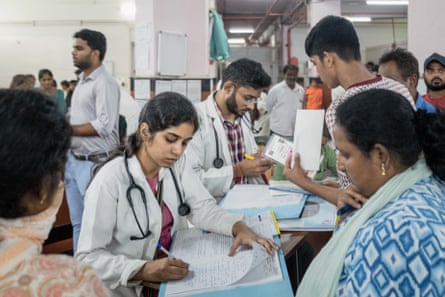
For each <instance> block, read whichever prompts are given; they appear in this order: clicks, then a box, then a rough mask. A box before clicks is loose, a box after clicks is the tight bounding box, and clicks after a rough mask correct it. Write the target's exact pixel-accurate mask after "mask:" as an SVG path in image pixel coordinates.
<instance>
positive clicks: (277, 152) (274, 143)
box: [264, 134, 293, 165]
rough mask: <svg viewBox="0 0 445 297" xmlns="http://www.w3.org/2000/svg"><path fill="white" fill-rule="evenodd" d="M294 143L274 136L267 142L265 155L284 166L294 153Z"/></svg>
mask: <svg viewBox="0 0 445 297" xmlns="http://www.w3.org/2000/svg"><path fill="white" fill-rule="evenodd" d="M292 146H293V145H292V142H290V141H289V140H287V139H285V138H283V137H281V136H278V135H276V134H272V135H271V136H270V137H269V140H268V141H267V144H266V147H265V149H264V155H265V156H266V157H267V158H269V159H272V160H274V161H276V162H278V163H280V164H282V165H284V164H285V163H286V160H287V158H288V157H289V156H290V155H291V153H292Z"/></svg>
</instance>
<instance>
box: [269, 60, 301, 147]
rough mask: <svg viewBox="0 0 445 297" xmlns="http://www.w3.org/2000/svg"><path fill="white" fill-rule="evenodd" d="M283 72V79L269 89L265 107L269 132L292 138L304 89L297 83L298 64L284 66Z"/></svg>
mask: <svg viewBox="0 0 445 297" xmlns="http://www.w3.org/2000/svg"><path fill="white" fill-rule="evenodd" d="M283 74H284V80H283V81H282V82H280V83H278V84H276V85H275V86H273V87H272V89H270V91H269V94H268V95H267V97H266V107H267V110H268V111H269V114H270V133H271V134H277V135H280V136H283V137H285V138H287V139H289V140H292V138H293V137H294V129H295V116H296V115H297V110H298V109H301V108H303V100H304V89H303V88H302V87H301V86H300V85H299V84H297V78H298V66H296V65H293V64H288V65H286V66H284V68H283Z"/></svg>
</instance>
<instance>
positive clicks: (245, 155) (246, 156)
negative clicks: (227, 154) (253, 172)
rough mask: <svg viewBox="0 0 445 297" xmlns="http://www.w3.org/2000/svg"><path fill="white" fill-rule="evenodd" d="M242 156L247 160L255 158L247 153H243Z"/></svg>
mask: <svg viewBox="0 0 445 297" xmlns="http://www.w3.org/2000/svg"><path fill="white" fill-rule="evenodd" d="M244 158H246V159H247V160H255V157H254V156H252V155H249V154H244Z"/></svg>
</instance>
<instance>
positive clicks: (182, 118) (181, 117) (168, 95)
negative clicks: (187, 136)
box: [126, 92, 199, 156]
mask: <svg viewBox="0 0 445 297" xmlns="http://www.w3.org/2000/svg"><path fill="white" fill-rule="evenodd" d="M142 123H147V124H148V127H149V132H150V134H151V137H150V140H151V139H153V137H154V136H155V134H156V133H157V132H159V131H163V130H165V129H167V128H169V127H175V126H179V125H181V124H183V123H189V124H191V125H193V133H195V132H196V131H197V130H198V127H199V124H198V115H197V113H196V110H195V107H194V106H193V104H192V103H191V102H190V100H188V99H187V98H186V97H185V96H183V95H181V94H179V93H175V92H164V93H160V94H158V95H156V96H155V97H153V98H152V99H150V100H149V101H148V102H147V103H146V104H145V105H144V108H143V109H142V111H141V113H140V116H139V125H138V126H140V125H141V124H142ZM141 143H142V139H141V135H140V131H139V128H138V130H137V131H136V132H135V133H133V134H131V135H130V136H129V137H128V142H127V147H126V150H127V152H128V155H129V156H131V155H133V154H135V153H136V151H137V150H138V149H139V148H140V146H141Z"/></svg>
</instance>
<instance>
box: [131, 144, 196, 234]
mask: <svg viewBox="0 0 445 297" xmlns="http://www.w3.org/2000/svg"><path fill="white" fill-rule="evenodd" d="M124 154H125V155H124V163H125V169H126V170H127V174H128V179H129V180H130V185H129V186H128V188H127V200H128V204H130V208H131V211H132V213H133V216H134V220H135V221H136V224H137V226H138V229H139V232H140V233H141V235H142V236H136V235H132V236H130V240H140V239H144V238H147V237H148V236H150V235H151V231H150V223H149V218H148V206H147V198H146V197H145V192H144V189H143V188H142V187H141V186H139V185H138V184H136V183H135V181H134V178H133V175H131V173H130V169H129V168H128V153H127V152H125V153H124ZM169 171H170V174H171V175H172V177H173V183H174V184H175V189H176V193H177V194H178V199H179V206H178V214H179V215H180V216H186V215H188V214H190V206H189V205H188V203H186V202H185V201H184V198H183V197H182V194H181V191H179V185H178V181H177V180H176V176H175V174H174V173H173V169H171V168H169ZM133 190H135V191H137V192H139V194H140V195H141V199H142V203H143V204H144V208H145V215H146V217H147V228H146V230H145V232H144V230H142V226H141V224H140V222H139V220H138V217H137V215H136V210H135V208H134V204H133V198H132V197H131V191H133ZM160 192H162V181H161V182H160V187H159V191H158V197H162V196H161V195H162V194H160ZM158 200H159V199H158Z"/></svg>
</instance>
